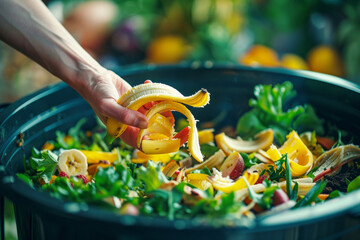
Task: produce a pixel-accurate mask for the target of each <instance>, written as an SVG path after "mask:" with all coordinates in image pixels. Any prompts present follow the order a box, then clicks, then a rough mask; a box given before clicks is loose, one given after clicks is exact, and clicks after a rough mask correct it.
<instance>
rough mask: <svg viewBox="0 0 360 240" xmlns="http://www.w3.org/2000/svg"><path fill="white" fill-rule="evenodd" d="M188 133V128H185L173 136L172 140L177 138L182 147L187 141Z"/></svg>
mask: <svg viewBox="0 0 360 240" xmlns="http://www.w3.org/2000/svg"><path fill="white" fill-rule="evenodd" d="M189 133H190V128H189V127H185V128H183V129H182V130H181V131H180V132H178V133H177V134H175V136H173V138H179V139H180V146H182V145H184V143H186V142H187V141H188V140H189Z"/></svg>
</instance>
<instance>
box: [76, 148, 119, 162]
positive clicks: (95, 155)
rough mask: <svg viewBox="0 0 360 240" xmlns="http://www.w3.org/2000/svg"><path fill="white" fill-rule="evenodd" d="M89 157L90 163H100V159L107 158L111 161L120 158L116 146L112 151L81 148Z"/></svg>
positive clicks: (87, 157)
mask: <svg viewBox="0 0 360 240" xmlns="http://www.w3.org/2000/svg"><path fill="white" fill-rule="evenodd" d="M80 151H81V152H82V153H83V154H84V155H85V156H86V159H87V162H88V163H89V164H93V163H98V162H99V161H100V160H107V161H109V162H110V163H113V162H115V161H116V160H118V153H117V151H116V148H114V150H113V151H112V152H101V151H90V150H80Z"/></svg>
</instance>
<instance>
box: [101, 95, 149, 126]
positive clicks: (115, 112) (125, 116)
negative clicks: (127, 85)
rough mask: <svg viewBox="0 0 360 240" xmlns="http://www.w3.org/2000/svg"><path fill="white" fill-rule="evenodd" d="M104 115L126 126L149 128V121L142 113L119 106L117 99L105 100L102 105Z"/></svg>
mask: <svg viewBox="0 0 360 240" xmlns="http://www.w3.org/2000/svg"><path fill="white" fill-rule="evenodd" d="M102 109H103V115H105V116H107V117H110V118H113V119H115V120H117V121H119V122H122V123H124V124H126V125H130V126H133V127H138V128H147V125H148V120H147V118H146V117H145V115H143V114H142V113H140V112H138V111H134V110H130V109H127V108H124V107H122V106H121V105H119V104H118V103H117V102H116V101H115V99H110V98H108V99H105V100H104V101H103V104H102Z"/></svg>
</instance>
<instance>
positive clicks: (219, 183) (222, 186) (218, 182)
mask: <svg viewBox="0 0 360 240" xmlns="http://www.w3.org/2000/svg"><path fill="white" fill-rule="evenodd" d="M220 175H221V173H220ZM220 175H218V174H215V177H214V178H210V183H211V184H212V186H213V187H214V188H215V189H216V190H218V191H222V192H224V193H230V192H234V191H238V190H240V189H243V188H246V183H245V181H244V179H243V178H245V179H246V180H247V181H248V183H249V184H250V185H254V184H255V183H256V181H257V180H258V178H259V174H258V173H250V172H248V171H245V172H244V174H243V176H242V177H240V178H239V179H238V180H236V181H235V182H234V181H232V180H231V179H229V178H224V177H222V176H220Z"/></svg>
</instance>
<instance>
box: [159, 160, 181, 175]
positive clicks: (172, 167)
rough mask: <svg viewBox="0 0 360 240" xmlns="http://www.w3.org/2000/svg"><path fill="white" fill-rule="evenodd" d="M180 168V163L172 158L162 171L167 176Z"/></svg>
mask: <svg viewBox="0 0 360 240" xmlns="http://www.w3.org/2000/svg"><path fill="white" fill-rule="evenodd" d="M179 168H180V166H179V164H177V162H176V161H175V160H171V161H170V162H169V163H168V164H166V166H165V167H164V169H163V170H162V172H163V173H164V174H165V176H167V177H171V176H172V175H174V173H175V172H176V171H177V170H178V169H179Z"/></svg>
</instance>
